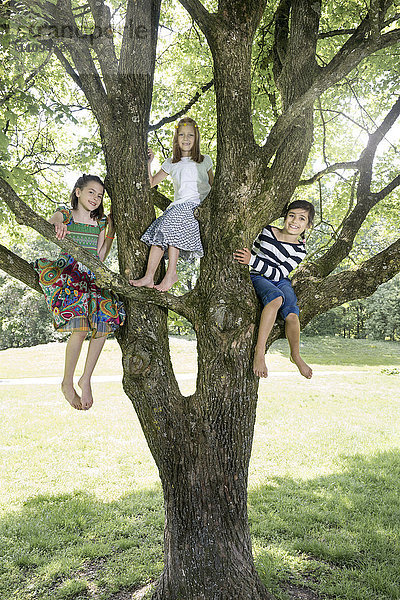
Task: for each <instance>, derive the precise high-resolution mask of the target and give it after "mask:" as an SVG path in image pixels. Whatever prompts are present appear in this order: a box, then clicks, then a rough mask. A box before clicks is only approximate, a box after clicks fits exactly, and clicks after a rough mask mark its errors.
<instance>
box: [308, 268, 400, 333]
mask: <svg viewBox="0 0 400 600" xmlns="http://www.w3.org/2000/svg"><path fill="white" fill-rule="evenodd" d="M304 333H305V334H306V335H340V336H343V337H348V338H350V337H354V338H371V339H375V340H391V341H400V276H399V275H397V276H396V277H394V278H393V279H392V280H391V281H388V282H387V283H385V284H383V285H381V286H380V287H379V288H378V289H377V291H376V292H375V293H374V294H373V295H372V296H370V297H369V298H366V299H364V300H355V301H353V302H347V303H346V304H344V305H343V306H339V307H337V308H333V309H332V310H330V311H328V312H327V313H325V314H323V315H318V316H317V317H315V319H313V320H312V321H311V322H310V323H309V324H308V325H307V327H305V328H304Z"/></svg>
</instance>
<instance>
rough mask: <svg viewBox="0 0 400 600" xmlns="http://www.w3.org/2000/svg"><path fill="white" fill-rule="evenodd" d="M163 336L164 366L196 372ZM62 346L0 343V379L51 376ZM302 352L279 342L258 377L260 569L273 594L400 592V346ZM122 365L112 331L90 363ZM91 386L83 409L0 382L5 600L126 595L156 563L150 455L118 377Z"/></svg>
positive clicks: (0, 539)
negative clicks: (306, 369)
mask: <svg viewBox="0 0 400 600" xmlns="http://www.w3.org/2000/svg"><path fill="white" fill-rule="evenodd" d="M171 347H172V352H173V358H174V364H176V365H177V366H176V372H177V373H178V374H185V373H186V374H188V373H194V372H195V367H196V365H195V343H194V342H193V341H187V340H178V339H171ZM64 350H65V346H64V345H63V344H49V345H47V346H37V347H35V348H21V349H10V350H5V351H2V352H0V380H1V379H6V378H22V377H40V376H60V375H61V372H62V366H63V358H64ZM302 351H303V356H304V358H305V360H307V361H309V362H310V363H311V364H312V366H313V368H314V377H313V379H312V380H311V381H307V380H305V379H303V378H302V377H301V376H300V375H298V374H297V373H296V368H295V367H294V366H293V365H292V364H290V363H289V361H288V359H287V348H286V344H285V342H279V343H277V344H274V346H273V348H272V350H271V353H270V356H269V361H268V363H269V367H270V372H271V377H270V378H269V380H268V381H267V382H264V381H263V382H262V383H261V385H260V399H259V406H258V413H257V422H256V432H255V439H254V449H253V455H252V460H251V464H250V474H249V482H250V486H249V515H250V521H251V528H252V535H253V548H254V555H255V560H256V564H257V567H258V570H259V572H260V574H261V577H262V579H263V581H264V582H265V583H266V585H267V586H268V587H269V588H270V589H271V590H272V591H273V593H274V594H275V596H276V598H278V599H279V600H288V599H289V598H307V600H317V599H325V598H326V599H336V600H345V599H346V600H388V599H392V600H399V598H400V553H399V551H398V549H399V547H400V503H399V498H400V427H399V416H400V415H399V412H400V410H399V409H400V375H397V374H395V373H396V371H397V370H398V368H399V365H400V345H399V344H395V343H382V342H370V341H366V340H340V339H338V338H304V340H303V348H302ZM120 373H121V367H120V353H119V349H118V346H117V343H116V342H115V341H112V340H110V341H108V342H107V344H106V346H105V350H104V352H103V354H102V357H101V359H100V364H99V366H98V368H97V370H96V374H97V375H100V374H105V375H111V374H120ZM390 373H393V374H390ZM194 384H195V380H194V378H193V379H192V380H185V381H183V382H182V383H181V384H180V385H181V389H182V391H183V392H184V393H191V392H192V391H193V389H194ZM93 387H94V392H95V405H94V407H93V409H92V410H90V411H88V412H85V413H81V412H78V411H73V410H71V409H70V407H69V406H68V405H67V403H66V402H65V401H64V400H63V399H62V397H60V393H59V391H58V386H57V385H43V384H40V385H34V386H28V385H0V413H1V424H2V426H1V428H0V448H1V452H0V460H1V463H2V464H1V467H2V469H1V471H2V477H1V482H0V485H1V488H0V562H1V573H0V598H1V600H37V599H39V600H61V599H74V600H88V599H94V600H107V599H111V598H113V599H115V600H128V599H130V598H131V597H132V593H133V591H134V590H135V589H139V588H141V587H143V586H145V585H146V584H149V583H150V582H151V581H153V580H154V579H155V578H156V577H157V575H158V574H159V573H160V571H161V569H162V537H163V510H162V495H161V488H160V484H159V481H158V476H157V469H156V467H155V464H154V461H153V459H152V457H151V455H150V453H149V450H148V448H147V445H146V443H145V440H144V437H143V434H142V432H141V429H140V426H139V424H138V421H137V418H136V416H135V413H134V411H133V409H132V407H131V404H130V402H129V400H128V399H127V398H126V397H125V396H124V394H123V391H122V386H121V384H120V382H112V383H95V384H94V386H93ZM294 591H295V592H296V594H295V595H294Z"/></svg>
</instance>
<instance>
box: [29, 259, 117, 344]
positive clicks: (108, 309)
mask: <svg viewBox="0 0 400 600" xmlns="http://www.w3.org/2000/svg"><path fill="white" fill-rule="evenodd" d="M33 266H34V268H35V270H36V271H37V272H38V274H39V284H40V287H41V288H42V290H43V292H44V296H45V299H46V302H47V305H48V307H49V309H50V312H51V313H52V315H53V319H54V327H55V328H56V329H57V330H58V331H69V332H72V331H87V332H91V334H92V337H102V336H105V335H109V334H110V333H113V332H114V331H115V330H116V329H117V328H118V327H119V326H120V325H122V324H123V322H124V320H125V310H124V307H123V304H122V302H121V301H119V300H118V298H117V296H115V294H113V293H112V292H110V291H109V290H104V289H100V288H99V287H97V285H95V283H94V281H95V276H94V274H93V273H92V272H91V271H89V269H87V267H85V266H84V265H83V264H82V263H79V262H77V261H76V260H75V259H74V258H73V257H72V256H70V255H69V254H61V256H59V258H58V259H57V260H55V261H51V260H48V259H46V258H39V259H38V260H36V261H35V262H34V264H33Z"/></svg>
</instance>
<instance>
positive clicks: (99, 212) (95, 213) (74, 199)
mask: <svg viewBox="0 0 400 600" xmlns="http://www.w3.org/2000/svg"><path fill="white" fill-rule="evenodd" d="M91 181H95V182H96V183H99V184H100V185H101V186H103V189H104V182H103V181H102V180H101V179H100V177H97V175H86V174H85V173H84V174H83V175H82V176H81V177H79V179H78V181H76V183H75V185H74V189H73V190H72V192H71V196H70V199H71V206H72V208H73V209H76V208H78V196H77V195H76V190H77V188H79V189H80V190H83V188H85V187H86V186H87V185H88V184H89V183H90V182H91ZM90 216H91V218H92V219H96V220H97V221H100V219H102V218H103V216H104V206H103V200H102V201H101V203H100V204H99V206H98V207H97V208H96V209H95V210H91V211H90Z"/></svg>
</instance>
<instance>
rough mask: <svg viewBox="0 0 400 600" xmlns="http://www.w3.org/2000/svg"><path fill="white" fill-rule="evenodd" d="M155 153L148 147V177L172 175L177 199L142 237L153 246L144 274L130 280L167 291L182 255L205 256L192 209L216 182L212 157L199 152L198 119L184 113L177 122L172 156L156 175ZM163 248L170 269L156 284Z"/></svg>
mask: <svg viewBox="0 0 400 600" xmlns="http://www.w3.org/2000/svg"><path fill="white" fill-rule="evenodd" d="M153 158H154V154H153V151H152V150H151V149H149V161H148V165H149V179H150V186H151V187H154V186H155V185H157V184H158V183H160V182H161V181H162V180H163V179H165V178H166V177H167V176H168V175H171V177H172V181H173V183H174V192H175V193H174V201H173V202H172V203H171V204H170V206H169V207H168V208H167V210H166V211H164V213H163V214H162V215H161V217H159V218H158V219H156V220H155V221H153V223H152V224H151V225H150V227H149V228H148V229H147V230H146V231H145V233H144V234H143V236H142V237H141V240H142V241H143V242H145V243H146V244H148V245H149V246H151V248H150V255H149V259H148V262H147V269H146V273H145V275H144V277H141V278H140V279H134V280H132V281H130V283H131V284H132V285H134V286H136V287H150V288H152V287H154V288H155V289H157V290H159V291H161V292H166V291H167V290H169V289H170V288H171V287H172V286H173V285H174V284H175V283H176V282H177V281H178V276H177V273H176V265H177V263H178V258H179V255H180V256H182V257H183V258H184V259H191V258H194V257H196V256H198V257H201V256H203V247H202V245H201V239H200V230H199V224H198V221H197V220H196V219H195V217H194V214H193V211H194V209H195V208H196V206H198V205H199V204H200V203H201V202H202V201H203V200H204V198H205V197H206V196H207V194H208V193H209V191H210V189H211V185H212V183H213V179H214V176H213V170H212V166H213V165H212V160H211V158H210V157H209V156H208V155H205V156H203V155H202V154H200V134H199V128H198V126H197V123H196V122H195V121H194V120H193V119H191V118H190V117H184V118H183V119H181V120H180V121H179V123H178V125H177V126H176V129H175V135H174V139H173V154H172V158H168V159H167V160H166V161H165V162H164V163H163V164H162V165H161V169H160V170H159V171H158V173H156V174H155V175H152V174H151V163H152V161H153ZM164 252H168V269H167V272H166V274H165V277H164V279H163V280H162V281H161V283H159V284H158V285H154V275H155V272H156V270H157V267H158V265H159V264H160V261H161V258H162V256H163V255H164Z"/></svg>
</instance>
